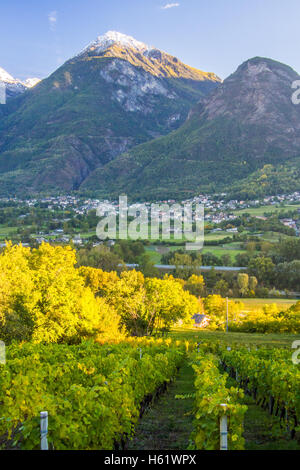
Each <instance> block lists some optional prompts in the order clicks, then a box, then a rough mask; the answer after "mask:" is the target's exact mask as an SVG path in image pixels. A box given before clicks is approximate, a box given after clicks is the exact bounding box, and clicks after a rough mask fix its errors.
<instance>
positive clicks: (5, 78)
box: [0, 67, 18, 83]
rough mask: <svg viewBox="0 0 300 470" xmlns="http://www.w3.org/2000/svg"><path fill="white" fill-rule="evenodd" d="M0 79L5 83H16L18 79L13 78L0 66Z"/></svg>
mask: <svg viewBox="0 0 300 470" xmlns="http://www.w3.org/2000/svg"><path fill="white" fill-rule="evenodd" d="M0 81H1V82H6V83H16V82H17V81H18V80H16V79H15V78H13V77H12V76H11V75H10V74H9V73H8V72H6V70H4V69H3V68H2V67H0Z"/></svg>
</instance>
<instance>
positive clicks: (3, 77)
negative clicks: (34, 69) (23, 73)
mask: <svg viewBox="0 0 300 470" xmlns="http://www.w3.org/2000/svg"><path fill="white" fill-rule="evenodd" d="M39 82H40V79H39V78H28V79H27V80H25V81H24V82H23V81H22V80H19V79H17V78H14V77H12V75H10V74H9V73H8V72H6V70H4V69H3V68H2V67H0V84H2V85H3V84H4V85H5V90H6V98H14V97H15V96H17V95H20V94H21V93H24V91H26V90H27V89H28V88H32V87H34V86H35V85H37V83H39Z"/></svg>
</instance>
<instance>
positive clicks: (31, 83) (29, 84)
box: [23, 78, 41, 88]
mask: <svg viewBox="0 0 300 470" xmlns="http://www.w3.org/2000/svg"><path fill="white" fill-rule="evenodd" d="M40 81H41V79H40V78H27V80H25V82H23V84H24V85H25V86H26V87H27V88H32V87H34V86H35V85H37V84H38V83H40Z"/></svg>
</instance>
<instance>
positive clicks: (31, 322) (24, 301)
mask: <svg viewBox="0 0 300 470" xmlns="http://www.w3.org/2000/svg"><path fill="white" fill-rule="evenodd" d="M75 264H76V255H75V251H74V250H73V249H72V248H70V247H61V246H55V247H54V246H51V245H49V244H45V243H44V244H42V245H41V246H40V247H39V248H38V249H33V250H30V249H28V248H24V247H22V245H18V246H12V245H11V244H9V245H8V246H7V247H6V249H5V250H4V252H3V253H2V254H1V255H0V271H1V277H0V292H1V293H2V292H3V294H4V295H3V296H1V298H2V299H3V300H2V302H1V304H0V305H1V307H0V308H1V310H0V312H1V313H0V315H1V316H0V337H1V338H3V339H4V340H5V341H11V340H12V339H17V340H32V341H34V342H68V343H74V342H78V341H80V340H81V339H82V338H90V337H98V338H99V337H100V336H101V334H102V336H103V337H106V338H107V337H108V336H112V337H114V336H116V335H117V332H119V330H118V326H119V323H120V319H119V317H118V315H117V313H116V311H115V310H114V309H113V308H112V307H109V306H108V305H107V304H106V303H105V301H104V300H101V301H100V300H99V299H96V298H95V296H94V294H93V292H92V290H91V289H90V288H89V287H86V286H85V282H84V278H83V277H82V276H81V275H80V273H79V270H78V269H76V268H75ZM119 334H120V333H118V335H119Z"/></svg>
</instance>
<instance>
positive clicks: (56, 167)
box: [0, 42, 221, 194]
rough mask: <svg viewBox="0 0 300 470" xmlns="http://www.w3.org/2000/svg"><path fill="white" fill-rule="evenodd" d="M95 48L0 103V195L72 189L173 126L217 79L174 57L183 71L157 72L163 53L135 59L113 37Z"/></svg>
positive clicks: (183, 119)
mask: <svg viewBox="0 0 300 470" xmlns="http://www.w3.org/2000/svg"><path fill="white" fill-rule="evenodd" d="M92 49H93V48H92ZM107 51H108V52H107ZM122 52H123V54H122ZM98 54H99V53H98V52H97V51H96V55H95V51H94V50H91V46H88V47H87V48H85V49H84V51H83V52H81V53H80V54H79V55H77V56H75V57H73V58H71V59H69V60H68V61H66V62H65V63H64V64H63V65H62V66H61V67H60V68H59V69H57V70H56V71H55V72H54V73H53V74H51V75H50V76H49V77H47V78H46V79H45V80H43V81H42V82H40V83H39V84H38V85H37V86H35V87H34V88H33V89H31V90H29V91H27V92H26V93H24V94H22V95H20V96H18V97H16V98H15V99H14V100H9V103H8V104H7V105H6V107H2V109H1V110H0V116H1V115H2V117H1V120H0V192H2V194H7V193H8V194H11V193H20V192H22V191H23V192H24V193H26V194H36V193H39V192H43V191H65V192H68V191H72V190H77V189H78V188H79V187H80V186H81V184H82V183H83V181H84V180H85V179H86V178H87V177H88V176H89V175H90V174H91V173H92V172H93V171H94V170H95V169H96V168H99V170H100V171H101V169H102V168H104V166H105V165H106V164H107V163H108V162H109V161H111V160H113V159H114V158H116V157H117V156H118V155H119V154H121V153H123V152H125V151H126V150H128V149H129V148H131V147H133V146H135V145H137V144H140V143H143V142H145V141H147V140H150V139H153V138H155V137H158V136H161V135H165V134H167V133H168V132H170V131H172V130H173V129H176V128H178V127H179V126H180V124H182V123H183V122H184V121H185V119H186V117H187V115H188V113H189V111H190V108H191V107H192V106H193V105H194V104H195V103H196V102H197V101H198V100H199V99H200V98H201V97H203V96H204V95H205V94H207V93H209V92H210V91H211V90H212V89H213V88H215V87H216V86H218V85H219V83H220V81H221V80H220V79H218V77H216V76H215V75H214V74H212V75H211V76H206V75H205V73H204V72H201V71H198V72H197V73H196V72H195V71H194V69H192V68H190V69H189V68H188V66H184V64H182V63H181V62H180V61H178V62H176V61H175V62H174V67H175V69H176V67H177V68H179V69H184V70H185V74H186V75H185V76H182V77H181V76H180V74H181V72H180V70H179V69H178V73H177V75H176V76H173V75H172V73H171V72H169V73H167V72H166V71H165V72H161V74H156V73H155V71H154V69H153V67H154V68H155V67H156V68H157V66H158V63H159V62H160V61H161V58H162V57H165V56H164V53H161V56H157V53H156V54H155V55H156V57H152V58H151V60H150V59H149V58H145V59H143V57H142V60H141V57H140V56H139V55H138V54H139V51H137V50H136V49H129V48H128V47H127V46H126V47H125V46H124V45H123V46H122V47H120V43H119V42H118V43H117V42H114V43H113V44H108V47H107V48H106V49H105V50H104V51H103V50H102V52H101V54H102V55H98ZM120 55H121V57H120ZM169 57H171V56H168V57H167V58H166V60H170V59H169ZM176 60H178V59H176ZM149 61H150V62H149ZM142 63H143V64H144V65H143V64H142ZM145 64H148V65H147V66H146V65H145ZM150 64H152V65H151V67H152V70H151V71H150V70H149V69H148V68H147V67H150ZM172 70H173V71H174V69H172ZM189 70H190V72H188V71H189ZM188 73H189V74H190V76H188V75H187V74H188Z"/></svg>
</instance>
